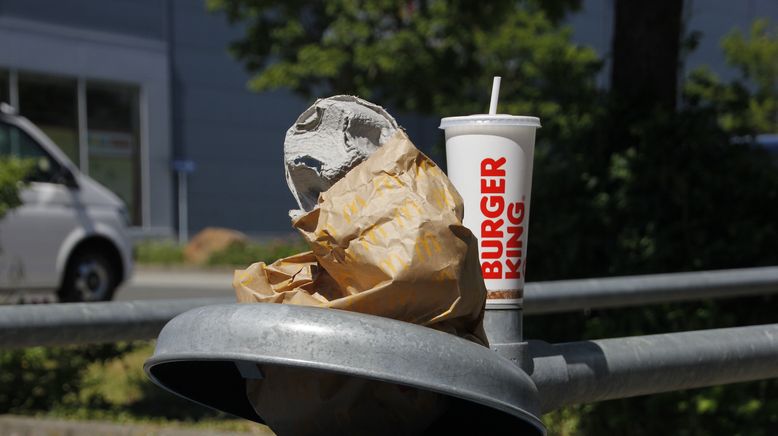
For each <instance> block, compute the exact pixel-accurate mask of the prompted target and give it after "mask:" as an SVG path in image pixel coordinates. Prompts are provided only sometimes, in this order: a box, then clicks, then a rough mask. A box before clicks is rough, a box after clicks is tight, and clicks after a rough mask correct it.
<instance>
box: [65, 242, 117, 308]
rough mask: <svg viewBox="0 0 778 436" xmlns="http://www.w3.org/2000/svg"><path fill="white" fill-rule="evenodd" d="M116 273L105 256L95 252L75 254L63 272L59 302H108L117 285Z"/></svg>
mask: <svg viewBox="0 0 778 436" xmlns="http://www.w3.org/2000/svg"><path fill="white" fill-rule="evenodd" d="M117 279H118V273H117V271H116V268H115V267H114V265H113V264H112V263H111V261H110V259H109V258H107V257H106V256H105V255H103V254H100V253H99V252H96V251H85V252H82V253H77V254H76V255H75V256H74V257H73V258H72V259H71V260H70V261H69V262H68V267H67V269H66V270H65V278H64V280H63V281H62V286H61V288H60V290H59V292H58V296H59V300H60V301H61V302H81V301H82V302H89V301H109V300H111V299H112V298H113V293H114V291H115V290H116V286H117V284H118V280H117Z"/></svg>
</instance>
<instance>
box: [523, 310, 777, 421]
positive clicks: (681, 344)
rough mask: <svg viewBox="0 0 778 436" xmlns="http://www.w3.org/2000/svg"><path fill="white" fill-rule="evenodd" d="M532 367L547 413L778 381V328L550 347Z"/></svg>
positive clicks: (532, 348) (535, 351)
mask: <svg viewBox="0 0 778 436" xmlns="http://www.w3.org/2000/svg"><path fill="white" fill-rule="evenodd" d="M527 348H528V354H529V359H530V360H531V363H529V362H527V363H529V364H528V365H526V366H527V367H528V372H529V373H530V376H531V377H532V380H533V381H534V382H535V384H536V385H537V388H538V393H539V395H540V400H541V410H542V411H543V412H546V411H550V410H554V409H557V408H559V407H562V406H567V405H571V404H583V403H591V402H596V401H603V400H610V399H615V398H628V397H634V396H638V395H648V394H657V393H661V392H669V391H677V390H681V389H692V388H700V387H706V386H714V385H722V384H727V383H736V382H745V381H752V380H761V379H767V378H773V377H778V324H769V325H758V326H749V327H735V328H726V329H712V330H699V331H690V332H681V333H669V334H661V335H648V336H635V337H629V338H616V339H599V340H594V341H581V342H570V343H563V344H553V345H552V344H548V343H545V342H540V341H530V342H529V345H528V347H527Z"/></svg>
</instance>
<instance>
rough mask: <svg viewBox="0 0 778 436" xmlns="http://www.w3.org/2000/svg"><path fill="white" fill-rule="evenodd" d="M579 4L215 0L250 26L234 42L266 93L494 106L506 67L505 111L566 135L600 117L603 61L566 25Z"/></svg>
mask: <svg viewBox="0 0 778 436" xmlns="http://www.w3.org/2000/svg"><path fill="white" fill-rule="evenodd" d="M577 3H578V2H577V1H571V0H564V1H558V0H557V1H551V2H537V4H536V3H534V2H523V3H522V4H524V5H525V7H521V8H517V7H516V5H517V2H516V1H506V0H501V1H490V2H472V1H463V0H460V1H440V0H422V1H354V0H335V1H327V2H303V1H252V0H210V1H208V5H209V7H210V8H211V9H213V10H218V11H223V12H224V13H226V15H227V17H228V18H229V19H230V21H232V22H241V23H244V24H245V29H246V36H245V38H241V39H239V40H237V41H235V42H233V43H232V45H231V47H230V50H231V52H232V53H233V54H234V55H235V56H236V57H237V58H238V59H239V60H241V61H242V62H243V63H244V64H245V65H246V68H247V69H248V70H249V71H251V72H253V73H254V76H253V78H252V79H251V81H250V87H251V88H252V89H254V90H256V91H262V90H268V89H274V88H279V87H286V88H289V89H292V90H294V91H295V92H297V93H299V94H301V95H303V96H305V97H308V98H311V97H319V96H321V95H327V94H336V93H345V94H356V95H359V96H361V97H364V98H367V99H372V100H374V101H377V102H380V103H381V104H383V105H387V106H389V107H392V108H394V109H399V110H403V111H409V112H419V113H425V114H435V115H444V116H445V115H461V114H463V113H482V112H484V111H485V110H486V108H487V107H488V103H489V102H488V99H489V95H488V94H489V90H490V89H491V78H492V76H493V75H501V76H502V77H503V82H502V83H503V89H502V92H501V106H500V110H501V111H502V112H505V113H532V114H538V115H539V116H541V117H542V118H543V120H544V129H545V130H544V132H549V131H554V132H555V133H554V135H555V136H556V135H570V134H572V132H574V131H575V130H576V129H578V128H579V126H581V125H586V124H587V123H590V122H591V117H590V116H589V114H588V106H589V104H590V102H591V101H592V99H594V97H595V88H594V73H595V72H596V71H597V70H598V69H599V67H600V61H599V60H598V59H597V57H596V55H595V53H594V52H593V51H592V50H591V49H588V48H581V47H577V46H575V45H572V44H570V33H571V31H570V29H566V28H559V27H558V26H557V23H556V21H557V20H558V19H560V18H561V16H562V14H563V11H565V10H566V9H568V8H572V7H575V6H576V5H577ZM541 6H542V8H545V9H542V8H541ZM549 10H550V11H552V12H553V14H554V15H552V16H551V17H549V15H548V14H547V13H546V12H545V11H549ZM547 134H548V133H547Z"/></svg>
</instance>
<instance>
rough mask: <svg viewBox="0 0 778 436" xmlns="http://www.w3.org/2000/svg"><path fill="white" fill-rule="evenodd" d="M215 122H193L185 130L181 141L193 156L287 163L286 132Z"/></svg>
mask: <svg viewBox="0 0 778 436" xmlns="http://www.w3.org/2000/svg"><path fill="white" fill-rule="evenodd" d="M220 127H221V126H220V125H218V124H213V123H193V124H191V125H187V126H186V129H184V135H183V136H182V138H181V141H182V142H183V143H184V144H186V146H187V148H188V149H189V157H191V158H193V159H196V160H203V161H205V160H208V159H212V158H221V157H225V156H229V157H230V158H232V159H252V160H253V159H255V158H261V159H262V160H263V161H268V162H273V164H274V165H279V166H280V165H282V163H283V147H284V131H282V130H279V129H273V130H270V129H260V128H258V127H257V126H253V125H247V126H231V127H230V128H229V129H223V128H220Z"/></svg>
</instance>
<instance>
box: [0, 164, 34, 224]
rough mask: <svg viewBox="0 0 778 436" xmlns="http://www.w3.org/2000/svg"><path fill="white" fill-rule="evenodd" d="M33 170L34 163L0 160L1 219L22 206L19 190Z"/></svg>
mask: <svg viewBox="0 0 778 436" xmlns="http://www.w3.org/2000/svg"><path fill="white" fill-rule="evenodd" d="M30 170H32V163H31V162H29V161H26V160H21V159H16V158H0V219H2V218H3V216H4V215H5V214H6V213H8V211H9V210H11V209H13V208H15V207H17V206H19V205H21V204H22V200H21V198H19V189H20V188H21V186H22V180H23V179H24V178H25V177H26V176H27V174H29V172H30Z"/></svg>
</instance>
